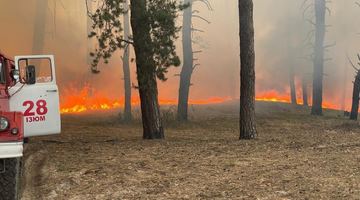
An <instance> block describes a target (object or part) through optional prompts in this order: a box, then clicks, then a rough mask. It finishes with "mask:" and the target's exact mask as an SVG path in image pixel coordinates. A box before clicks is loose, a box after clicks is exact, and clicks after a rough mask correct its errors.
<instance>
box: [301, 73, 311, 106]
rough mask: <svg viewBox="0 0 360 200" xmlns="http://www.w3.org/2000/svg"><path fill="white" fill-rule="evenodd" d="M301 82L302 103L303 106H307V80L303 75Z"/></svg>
mask: <svg viewBox="0 0 360 200" xmlns="http://www.w3.org/2000/svg"><path fill="white" fill-rule="evenodd" d="M301 84H302V95H303V105H304V106H309V103H308V90H307V81H306V78H305V76H304V77H303V79H302V81H301Z"/></svg>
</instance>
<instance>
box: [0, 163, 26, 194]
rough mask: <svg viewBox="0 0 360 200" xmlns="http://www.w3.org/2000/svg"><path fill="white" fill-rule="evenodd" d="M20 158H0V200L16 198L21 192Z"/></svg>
mask: <svg viewBox="0 0 360 200" xmlns="http://www.w3.org/2000/svg"><path fill="white" fill-rule="evenodd" d="M21 168H22V158H8V159H0V200H18V199H20V196H21V195H20V194H21V171H22V170H21Z"/></svg>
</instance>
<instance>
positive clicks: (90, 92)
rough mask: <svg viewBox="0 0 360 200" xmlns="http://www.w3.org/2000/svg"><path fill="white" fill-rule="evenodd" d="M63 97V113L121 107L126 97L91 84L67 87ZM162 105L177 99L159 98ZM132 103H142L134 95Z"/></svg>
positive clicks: (216, 99) (207, 101)
mask: <svg viewBox="0 0 360 200" xmlns="http://www.w3.org/2000/svg"><path fill="white" fill-rule="evenodd" d="M63 94H64V95H63V96H62V98H61V105H60V112H61V113H62V114H70V113H84V112H89V111H99V110H112V109H120V108H122V107H123V105H124V99H111V98H108V97H106V95H104V94H102V93H100V92H98V91H95V90H94V89H92V88H91V87H89V86H85V87H84V88H82V89H81V90H80V91H77V90H76V89H74V88H67V89H65V90H64V92H63ZM231 99H232V98H230V97H225V98H223V97H213V98H209V99H203V100H189V104H193V105H204V104H219V103H224V102H226V101H230V100H231ZM159 103H160V104H161V105H176V104H177V100H175V99H162V98H160V99H159ZM131 104H132V105H140V99H139V98H136V97H133V98H132V99H131Z"/></svg>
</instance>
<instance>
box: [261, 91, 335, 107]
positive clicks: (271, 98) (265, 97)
mask: <svg viewBox="0 0 360 200" xmlns="http://www.w3.org/2000/svg"><path fill="white" fill-rule="evenodd" d="M297 96H298V97H299V96H300V95H297ZM256 100H257V101H268V102H281V103H291V98H290V94H280V93H279V92H277V91H275V90H270V91H266V92H263V93H260V94H257V95H256ZM297 103H298V104H303V99H300V98H298V99H297ZM309 103H311V101H310V100H309ZM322 106H323V108H327V109H340V106H339V105H337V104H334V103H332V102H328V101H324V102H323V105H322Z"/></svg>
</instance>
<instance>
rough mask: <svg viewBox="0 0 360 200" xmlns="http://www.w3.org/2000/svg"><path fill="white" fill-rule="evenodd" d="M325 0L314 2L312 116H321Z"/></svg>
mask: <svg viewBox="0 0 360 200" xmlns="http://www.w3.org/2000/svg"><path fill="white" fill-rule="evenodd" d="M325 13H326V0H315V18H316V27H315V49H314V55H315V57H314V75H313V76H314V79H313V102H312V108H311V114H312V115H322V100H323V77H324V76H323V74H324V39H325Z"/></svg>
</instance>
